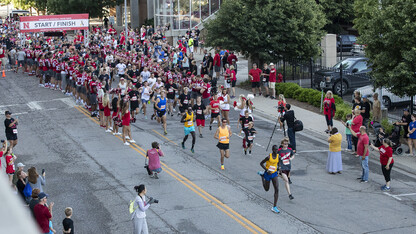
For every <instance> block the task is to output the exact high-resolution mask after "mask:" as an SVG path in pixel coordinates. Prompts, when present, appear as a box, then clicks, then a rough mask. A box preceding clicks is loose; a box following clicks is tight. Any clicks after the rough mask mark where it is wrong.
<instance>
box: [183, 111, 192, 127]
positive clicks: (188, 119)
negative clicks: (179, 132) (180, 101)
mask: <svg viewBox="0 0 416 234" xmlns="http://www.w3.org/2000/svg"><path fill="white" fill-rule="evenodd" d="M185 114H186V117H185V123H184V124H185V127H186V128H189V127H192V126H194V113H193V112H192V115H189V114H188V112H186V113H185Z"/></svg>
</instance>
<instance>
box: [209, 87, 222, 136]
mask: <svg viewBox="0 0 416 234" xmlns="http://www.w3.org/2000/svg"><path fill="white" fill-rule="evenodd" d="M208 110H209V111H211V121H210V122H209V130H212V123H213V122H214V120H217V123H218V127H220V125H221V116H220V101H219V100H218V94H216V93H215V94H214V95H213V96H212V101H211V102H210V103H209V106H208Z"/></svg>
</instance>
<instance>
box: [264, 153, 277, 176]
mask: <svg viewBox="0 0 416 234" xmlns="http://www.w3.org/2000/svg"><path fill="white" fill-rule="evenodd" d="M278 162H279V155H276V159H273V156H272V154H270V156H269V161H267V162H266V168H267V170H271V171H272V173H275V172H276V171H277V163H278Z"/></svg>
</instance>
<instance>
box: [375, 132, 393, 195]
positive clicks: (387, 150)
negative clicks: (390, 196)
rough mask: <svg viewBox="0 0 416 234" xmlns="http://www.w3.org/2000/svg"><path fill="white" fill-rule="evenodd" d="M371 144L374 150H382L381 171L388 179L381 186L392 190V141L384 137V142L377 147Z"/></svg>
mask: <svg viewBox="0 0 416 234" xmlns="http://www.w3.org/2000/svg"><path fill="white" fill-rule="evenodd" d="M370 146H371V148H373V149H374V150H376V151H378V152H380V164H381V171H382V172H383V176H384V180H385V181H386V184H385V185H383V186H381V190H382V191H390V173H391V169H392V168H393V165H394V160H393V149H392V148H391V141H390V140H389V139H383V144H382V145H381V146H380V147H376V146H374V145H373V144H371V145H370Z"/></svg>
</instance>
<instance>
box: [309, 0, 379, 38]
mask: <svg viewBox="0 0 416 234" xmlns="http://www.w3.org/2000/svg"><path fill="white" fill-rule="evenodd" d="M374 1H376V0H374ZM316 2H317V3H318V4H319V5H321V6H322V8H323V11H324V13H325V15H326V17H327V19H328V23H327V24H326V25H325V27H324V29H325V30H326V31H327V32H328V33H335V34H340V33H343V31H344V29H343V27H342V26H346V27H348V26H352V25H353V20H354V0H337V1H334V0H316Z"/></svg>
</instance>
